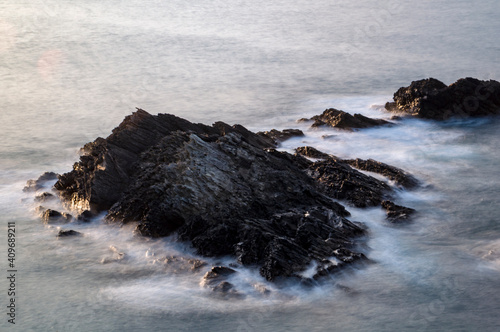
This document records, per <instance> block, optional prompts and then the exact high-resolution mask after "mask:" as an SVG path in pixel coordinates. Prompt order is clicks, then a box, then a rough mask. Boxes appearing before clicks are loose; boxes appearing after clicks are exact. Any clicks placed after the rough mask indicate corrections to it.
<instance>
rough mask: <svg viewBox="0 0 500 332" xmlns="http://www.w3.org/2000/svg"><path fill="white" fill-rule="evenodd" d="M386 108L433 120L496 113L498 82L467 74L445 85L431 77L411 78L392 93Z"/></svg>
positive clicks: (499, 98) (499, 104) (499, 106)
mask: <svg viewBox="0 0 500 332" xmlns="http://www.w3.org/2000/svg"><path fill="white" fill-rule="evenodd" d="M385 108H386V109H387V110H389V111H396V112H403V113H407V114H409V115H412V116H416V117H419V118H426V119H434V120H446V119H449V118H451V117H477V116H488V115H496V114H500V83H499V82H497V81H494V80H490V81H480V80H478V79H475V78H471V77H467V78H462V79H459V80H458V81H456V82H455V83H453V84H450V85H449V86H446V84H444V83H443V82H441V81H439V80H436V79H434V78H428V79H423V80H419V81H413V82H411V84H410V86H408V87H402V88H400V89H399V90H398V91H396V93H394V102H388V103H386V105H385Z"/></svg>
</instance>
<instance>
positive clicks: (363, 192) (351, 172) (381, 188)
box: [308, 158, 391, 207]
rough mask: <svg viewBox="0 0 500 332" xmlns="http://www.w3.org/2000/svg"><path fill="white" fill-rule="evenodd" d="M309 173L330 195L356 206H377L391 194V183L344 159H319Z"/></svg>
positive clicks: (310, 167) (309, 169)
mask: <svg viewBox="0 0 500 332" xmlns="http://www.w3.org/2000/svg"><path fill="white" fill-rule="evenodd" d="M308 173H309V174H310V176H311V177H312V178H314V179H316V180H317V181H318V182H319V183H320V184H322V185H323V186H324V189H325V190H326V192H327V193H328V194H329V195H330V196H332V197H334V198H336V199H341V200H347V201H348V202H350V203H351V204H353V205H354V206H356V207H368V206H377V205H380V203H381V202H382V201H383V200H384V199H386V198H387V197H389V196H390V192H391V188H390V187H389V185H387V184H386V183H384V182H383V181H380V180H377V179H375V178H373V177H371V176H368V175H365V174H363V173H361V172H359V171H357V170H355V169H353V168H352V167H351V166H349V165H348V164H346V163H344V162H343V161H342V160H335V159H333V158H329V159H325V160H319V161H317V162H314V163H312V164H311V165H310V166H309V167H308Z"/></svg>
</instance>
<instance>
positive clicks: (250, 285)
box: [0, 0, 500, 332]
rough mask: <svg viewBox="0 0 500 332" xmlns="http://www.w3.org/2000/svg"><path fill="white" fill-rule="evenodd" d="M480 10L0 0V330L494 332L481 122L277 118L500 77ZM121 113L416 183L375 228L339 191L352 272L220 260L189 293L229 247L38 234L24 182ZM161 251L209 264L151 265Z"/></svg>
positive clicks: (494, 12)
mask: <svg viewBox="0 0 500 332" xmlns="http://www.w3.org/2000/svg"><path fill="white" fill-rule="evenodd" d="M499 17H500V2H499V1H498V0H478V1H474V2H471V1H465V0H453V1H452V0H433V1H428V0H421V1H396V0H387V1H373V0H358V1H347V0H329V1H327V0H309V1H305V0H289V1H283V0H267V1H263V0H254V1H246V0H226V1H221V0H196V1H195V0H182V1H180V0H141V1H138V0H109V1H96V0H86V1H81V0H72V1H68V0H26V1H14V0H1V1H0V135H1V136H0V137H1V139H0V225H1V227H0V233H1V235H0V294H1V296H0V308H1V309H0V330H1V331H37V332H39V331H59V332H63V331H64V332H65V331H91V332H99V331H121V332H125V331H130V332H138V331H308V332H313V331H484V332H486V331H499V330H500V315H499V313H500V217H499V215H500V173H499V169H500V168H499V166H498V165H499V164H500V150H499V147H500V118H499V117H496V118H477V119H451V120H447V121H444V122H435V121H431V120H422V119H414V118H413V119H409V118H403V119H401V120H396V121H394V122H395V125H393V126H391V127H380V128H374V129H366V130H360V131H355V132H346V131H340V130H336V129H333V128H315V129H313V128H310V127H309V126H308V124H307V123H298V122H297V120H298V119H300V118H308V117H311V116H313V115H317V114H320V113H321V112H323V111H324V110H325V109H327V108H331V107H334V108H337V109H341V110H344V111H346V112H349V113H351V114H353V113H361V114H364V115H367V116H370V117H375V118H385V119H387V118H390V117H391V114H389V113H387V112H386V111H384V109H383V105H384V104H385V102H387V101H390V100H392V96H393V93H394V92H395V91H397V89H398V88H400V87H402V86H408V85H409V84H410V83H411V82H412V81H414V80H419V79H423V78H428V77H434V78H436V79H439V80H441V81H443V82H444V83H446V84H451V83H453V82H455V81H456V80H457V79H459V78H462V77H475V78H478V79H482V80H489V79H494V80H500V65H499V59H500V43H499V40H500V20H499V19H498V18H499ZM136 107H139V108H142V109H144V110H146V111H148V112H150V113H151V114H157V113H171V114H175V115H177V116H180V117H183V118H185V119H188V120H190V121H193V122H202V123H206V124H211V123H214V122H216V121H224V122H227V123H229V124H241V125H243V126H245V127H247V128H248V129H250V130H253V131H260V130H270V129H272V128H276V129H286V128H297V129H301V130H303V131H304V133H305V136H304V137H300V138H294V139H291V140H288V141H286V142H284V143H282V145H281V146H280V147H279V149H280V150H283V151H288V152H291V153H293V150H294V148H296V147H298V146H304V145H310V146H314V147H316V148H317V149H319V150H321V151H324V152H327V153H330V154H334V155H336V156H338V157H341V158H364V159H367V158H372V159H375V160H378V161H381V162H384V163H387V164H391V165H393V166H396V167H399V168H402V169H404V170H406V171H407V172H410V173H411V174H413V175H414V176H416V177H417V178H418V179H419V180H420V181H421V184H422V185H421V186H420V187H419V188H417V189H413V190H403V189H396V195H395V196H396V197H395V202H396V203H398V204H400V205H405V206H408V207H412V208H414V209H416V210H417V211H418V213H417V214H416V215H415V217H414V218H413V220H412V221H410V222H407V223H404V224H399V225H394V224H391V223H389V222H388V221H387V220H385V214H384V212H383V211H382V210H381V209H380V208H368V209H357V208H354V207H351V206H348V205H347V203H345V202H341V203H344V204H346V206H347V209H348V210H349V211H350V212H351V216H350V217H349V219H350V220H353V221H357V222H360V223H363V224H364V225H366V227H367V229H368V235H367V236H366V238H365V239H363V241H361V242H360V248H359V250H361V251H362V252H364V253H365V254H366V256H367V257H368V258H369V259H370V262H371V263H370V264H364V265H361V266H356V267H353V268H350V269H346V270H345V271H343V272H342V273H338V274H335V275H332V276H330V277H327V278H325V279H324V280H322V281H321V282H319V283H318V284H317V285H313V286H312V287H303V286H301V285H298V284H293V283H291V284H287V285H276V284H272V283H269V282H266V281H265V280H264V279H263V278H262V277H261V276H260V275H259V273H258V270H256V269H253V268H243V267H236V268H235V269H236V270H237V271H238V273H237V274H236V275H235V276H234V277H233V279H232V280H231V282H232V283H233V284H234V285H235V287H236V288H237V289H238V290H239V291H240V293H241V294H243V295H244V296H243V297H241V298H236V299H224V298H220V297H217V296H214V294H213V292H212V291H211V290H210V289H207V288H204V287H202V286H201V285H200V280H201V277H202V276H203V273H204V272H206V270H207V269H208V268H209V266H211V265H219V264H220V265H227V264H231V263H234V259H233V258H231V257H219V258H204V257H199V256H197V255H196V253H195V252H194V251H193V249H192V248H191V247H190V246H189V243H181V242H179V241H177V240H176V238H175V236H172V237H169V238H163V239H154V240H153V239H146V238H140V237H138V236H135V235H134V233H133V225H126V226H123V227H121V226H119V225H109V224H106V223H104V222H103V220H102V217H97V218H95V220H93V221H92V222H90V223H82V224H80V223H70V224H66V225H50V226H49V225H44V224H43V223H42V222H41V220H40V218H39V217H38V216H37V214H36V212H35V210H36V207H37V206H38V205H39V204H40V203H36V202H34V200H33V198H34V195H33V193H26V192H23V187H24V186H25V185H26V182H27V180H29V179H36V178H37V177H38V176H39V175H41V174H42V173H43V172H45V171H53V172H57V173H64V172H68V171H70V170H71V169H72V165H73V163H74V162H76V161H77V160H78V158H79V148H80V147H82V146H83V145H84V144H85V143H87V142H89V141H93V140H94V139H95V138H97V137H106V136H108V135H109V134H110V133H111V130H112V129H113V128H114V127H116V126H117V125H118V124H119V123H120V122H121V121H122V120H123V118H124V117H125V116H127V115H129V114H131V113H132V112H133V111H135V108H136ZM51 184H52V183H47V188H46V189H45V190H50V186H51ZM61 229H62V230H68V229H73V230H76V231H79V232H81V233H83V236H80V237H74V238H58V237H57V236H56V235H57V234H58V232H59V230H61ZM12 234H14V235H12ZM113 250H114V251H119V252H123V253H124V254H125V257H126V259H123V260H116V261H113V259H112V257H113V255H115V254H116V252H113ZM171 256H176V257H188V258H198V259H204V260H205V261H206V262H208V263H209V266H207V267H205V268H204V269H205V270H203V269H202V271H198V272H185V271H178V270H175V269H170V268H168V267H166V266H165V265H164V264H160V263H159V259H161V258H162V257H171ZM110 257H111V259H110ZM309 272H310V271H304V274H305V275H307V274H308V273H309ZM262 287H265V288H267V289H268V290H270V292H269V293H265V294H263V293H261V292H258V291H256V290H257V289H262Z"/></svg>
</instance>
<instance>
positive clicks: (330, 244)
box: [55, 110, 391, 280]
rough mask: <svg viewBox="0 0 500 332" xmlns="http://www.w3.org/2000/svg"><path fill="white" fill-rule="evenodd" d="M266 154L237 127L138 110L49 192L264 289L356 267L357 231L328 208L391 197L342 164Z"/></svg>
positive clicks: (264, 141)
mask: <svg viewBox="0 0 500 332" xmlns="http://www.w3.org/2000/svg"><path fill="white" fill-rule="evenodd" d="M274 148H275V142H274V141H273V139H271V138H269V137H266V136H262V135H257V134H254V133H252V132H250V131H248V130H246V129H245V128H244V127H242V126H238V125H236V126H229V125H227V124H225V123H222V122H218V123H215V124H214V125H213V126H206V125H202V124H193V123H191V122H189V121H187V120H184V119H180V118H178V117H175V116H173V115H168V114H160V115H158V116H152V115H150V114H149V113H147V112H145V111H143V110H138V111H137V112H135V113H134V114H132V115H130V116H128V117H127V118H126V119H125V120H124V121H123V122H122V123H121V124H120V125H119V126H118V127H117V128H115V129H114V130H113V133H112V134H111V135H110V136H109V137H108V138H106V139H103V138H98V139H96V140H95V141H94V142H92V143H88V144H86V145H85V146H84V148H83V149H82V153H83V155H82V156H81V158H80V161H79V162H77V163H75V165H74V167H73V171H71V172H69V173H66V174H63V175H61V176H59V181H58V182H57V183H56V184H55V188H56V189H57V190H58V193H59V195H60V197H61V198H62V200H63V201H64V202H66V203H67V205H69V206H70V207H71V208H73V209H76V210H79V211H80V212H81V211H85V210H90V211H91V212H92V213H94V214H95V213H98V212H101V211H108V214H107V217H106V218H107V220H109V221H110V222H124V223H126V222H137V223H138V226H137V228H136V231H137V232H138V233H140V234H142V235H145V236H152V237H161V236H167V235H169V234H172V232H176V233H177V234H178V236H179V238H180V239H181V240H185V241H190V243H191V244H192V245H193V247H194V248H195V249H196V250H197V252H198V253H199V254H201V255H205V256H220V255H232V256H234V257H236V258H237V260H238V261H239V262H240V263H241V264H243V265H251V266H258V267H260V272H261V274H262V275H263V276H264V277H265V278H266V279H268V280H275V279H276V278H279V277H289V276H297V275H298V274H300V272H301V271H304V270H305V269H306V268H307V267H308V266H309V265H310V263H311V262H312V261H313V260H315V261H316V262H318V269H317V273H316V276H315V277H317V276H321V275H324V274H325V273H326V272H325V271H333V270H337V269H339V268H341V267H342V266H343V265H345V264H350V263H352V262H355V261H358V260H360V259H364V258H365V257H364V255H363V254H361V253H357V252H354V251H353V250H354V249H353V248H354V238H355V237H357V236H359V235H362V234H363V233H364V230H363V229H362V228H361V227H360V226H359V225H357V224H355V223H353V222H351V221H349V220H347V219H346V218H345V217H346V216H348V215H349V212H347V211H346V210H345V208H344V207H343V206H342V205H340V204H338V203H336V202H334V201H333V200H332V198H339V199H345V200H347V201H350V202H351V203H353V204H354V205H356V206H371V205H378V204H380V202H381V201H382V200H383V199H385V198H386V196H387V192H389V191H390V190H391V189H390V187H389V186H388V185H386V184H385V183H383V182H382V181H379V180H377V179H374V178H372V177H370V176H367V175H365V174H362V173H360V172H358V171H356V170H354V169H352V168H351V167H350V166H349V165H347V164H345V163H340V162H338V161H335V160H333V159H332V160H322V161H318V162H311V161H309V160H307V159H306V158H304V157H302V156H300V155H291V154H288V153H284V152H278V151H276V150H275V149H274ZM85 213H87V214H88V213H89V212H85Z"/></svg>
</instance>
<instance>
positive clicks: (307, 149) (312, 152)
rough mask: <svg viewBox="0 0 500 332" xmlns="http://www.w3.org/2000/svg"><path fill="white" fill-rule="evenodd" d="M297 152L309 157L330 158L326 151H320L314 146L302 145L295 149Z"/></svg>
mask: <svg viewBox="0 0 500 332" xmlns="http://www.w3.org/2000/svg"><path fill="white" fill-rule="evenodd" d="M295 152H296V153H298V154H300V155H302V156H305V157H309V158H315V159H327V158H330V155H329V154H327V153H324V152H321V151H319V150H318V149H316V148H313V147H312V146H301V147H298V148H296V149H295Z"/></svg>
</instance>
